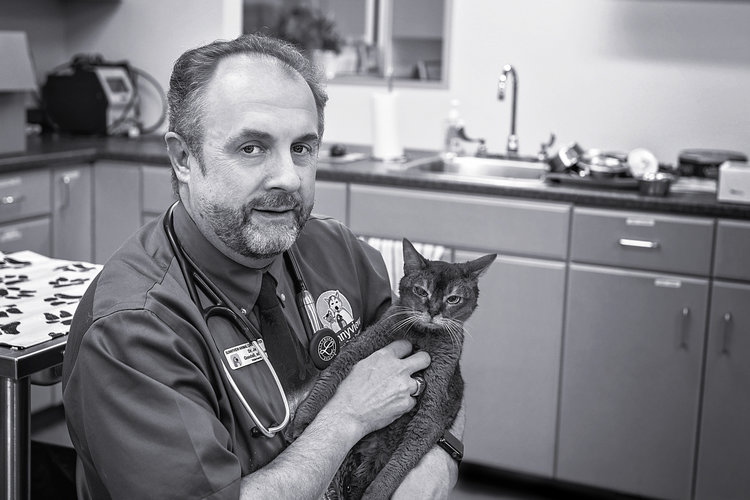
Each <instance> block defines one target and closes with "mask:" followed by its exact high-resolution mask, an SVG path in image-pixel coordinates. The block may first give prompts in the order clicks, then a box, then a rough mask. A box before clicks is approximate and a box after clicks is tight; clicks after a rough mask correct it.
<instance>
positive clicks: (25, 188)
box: [0, 169, 52, 222]
mask: <svg viewBox="0 0 750 500" xmlns="http://www.w3.org/2000/svg"><path fill="white" fill-rule="evenodd" d="M51 211H52V209H51V203H50V173H49V170H47V169H41V170H35V171H33V172H24V173H19V174H8V175H2V176H0V222H7V221H10V220H14V219H21V218H25V217H34V216H37V215H44V214H48V213H50V212H51Z"/></svg>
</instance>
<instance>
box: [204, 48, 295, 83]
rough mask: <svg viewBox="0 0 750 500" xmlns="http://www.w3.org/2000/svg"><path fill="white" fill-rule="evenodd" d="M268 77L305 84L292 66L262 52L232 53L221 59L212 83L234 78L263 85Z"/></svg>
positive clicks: (242, 81) (240, 81)
mask: <svg viewBox="0 0 750 500" xmlns="http://www.w3.org/2000/svg"><path fill="white" fill-rule="evenodd" d="M269 79H271V80H274V81H277V82H278V81H288V82H290V83H292V82H293V83H296V84H300V85H304V86H307V82H305V79H304V78H302V75H300V74H299V73H298V72H297V71H295V70H294V69H293V68H291V67H289V66H288V65H287V64H285V63H284V62H282V61H280V60H278V59H276V58H275V57H272V56H266V55H262V54H233V55H230V56H227V57H225V58H223V59H221V60H220V61H219V63H218V64H217V65H216V70H215V71H214V76H213V79H212V83H214V82H217V81H221V82H232V81H234V80H236V81H237V82H239V83H256V82H257V83H259V84H261V85H264V86H265V85H267V82H268V80H269Z"/></svg>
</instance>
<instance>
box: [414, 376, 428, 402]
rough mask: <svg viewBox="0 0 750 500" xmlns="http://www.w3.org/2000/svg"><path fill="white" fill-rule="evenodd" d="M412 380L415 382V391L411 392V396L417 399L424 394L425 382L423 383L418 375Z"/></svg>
mask: <svg viewBox="0 0 750 500" xmlns="http://www.w3.org/2000/svg"><path fill="white" fill-rule="evenodd" d="M412 378H413V379H414V380H416V381H417V389H416V390H415V391H414V392H412V393H411V395H412V397H414V398H418V397H419V396H421V395H422V393H423V392H424V389H425V387H427V382H425V381H424V379H423V378H422V377H420V376H419V375H417V376H415V377H412Z"/></svg>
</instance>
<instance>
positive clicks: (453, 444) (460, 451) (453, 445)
mask: <svg viewBox="0 0 750 500" xmlns="http://www.w3.org/2000/svg"><path fill="white" fill-rule="evenodd" d="M437 445H438V446H440V447H441V448H442V449H444V450H445V451H446V452H447V453H448V455H450V456H451V457H452V458H453V459H454V460H455V461H456V462H458V463H461V460H463V458H464V444H463V443H462V442H461V441H460V440H459V439H458V438H457V437H456V436H454V435H453V434H451V432H450V431H445V432H444V433H443V435H442V436H441V437H440V439H438V441H437Z"/></svg>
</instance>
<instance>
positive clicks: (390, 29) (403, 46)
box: [243, 0, 451, 84]
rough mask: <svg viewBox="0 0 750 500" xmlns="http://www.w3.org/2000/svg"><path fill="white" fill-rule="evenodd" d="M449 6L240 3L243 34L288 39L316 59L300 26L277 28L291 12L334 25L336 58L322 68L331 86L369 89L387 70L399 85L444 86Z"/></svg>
mask: <svg viewBox="0 0 750 500" xmlns="http://www.w3.org/2000/svg"><path fill="white" fill-rule="evenodd" d="M450 4H451V0H306V1H305V0H244V28H243V31H244V32H245V33H252V32H256V31H260V32H264V33H269V34H273V35H276V36H281V37H282V38H287V39H290V38H293V40H291V41H295V42H298V44H307V46H305V47H301V48H302V49H303V50H306V51H307V52H308V53H310V56H311V57H316V53H317V52H318V51H319V50H320V49H321V47H320V42H319V37H318V39H314V38H315V37H314V36H312V35H311V34H309V33H302V32H303V31H304V29H303V28H301V27H300V26H301V25H300V23H293V24H291V25H293V27H294V28H293V29H292V30H291V31H289V30H287V32H286V33H282V31H284V29H283V28H280V27H281V26H284V21H285V19H287V20H288V18H289V16H290V13H291V12H293V9H294V8H295V7H296V8H302V9H303V10H307V11H311V12H315V13H317V14H320V15H322V16H323V17H324V18H325V19H327V20H329V21H332V23H333V29H334V30H335V34H336V36H337V38H338V42H339V43H338V44H337V47H336V48H337V50H338V52H337V53H336V54H335V56H334V55H331V56H329V57H328V58H327V59H326V61H327V62H326V63H325V64H326V66H327V73H328V76H329V77H330V78H332V79H333V80H334V81H335V82H343V83H357V82H362V83H372V82H373V80H382V79H383V78H386V77H387V76H388V72H389V70H391V71H392V76H393V78H394V79H396V80H399V83H401V82H404V81H413V82H428V83H430V84H435V83H447V53H448V26H449V22H448V21H449V20H450V19H449V16H450ZM286 26H290V23H286ZM300 37H301V38H304V39H305V40H304V41H300V40H299V38H300ZM319 61H320V60H319Z"/></svg>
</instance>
